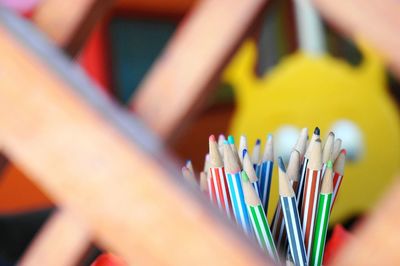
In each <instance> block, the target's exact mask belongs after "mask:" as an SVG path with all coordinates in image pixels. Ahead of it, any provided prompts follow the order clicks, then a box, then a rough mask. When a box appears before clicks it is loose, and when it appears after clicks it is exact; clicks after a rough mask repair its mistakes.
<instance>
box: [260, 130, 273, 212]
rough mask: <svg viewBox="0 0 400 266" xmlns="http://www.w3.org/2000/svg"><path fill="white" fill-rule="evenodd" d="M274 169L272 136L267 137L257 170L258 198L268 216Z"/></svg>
mask: <svg viewBox="0 0 400 266" xmlns="http://www.w3.org/2000/svg"><path fill="white" fill-rule="evenodd" d="M273 167H274V149H273V143H272V135H271V134H270V135H268V137H267V142H266V143H265V148H264V155H263V158H262V163H261V167H260V170H259V176H258V177H259V183H258V184H259V188H260V196H261V197H260V198H261V202H262V203H263V206H264V210H265V212H266V213H267V214H268V202H269V194H270V189H271V181H272V180H271V179H272V170H273Z"/></svg>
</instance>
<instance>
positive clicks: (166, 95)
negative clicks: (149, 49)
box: [131, 0, 267, 139]
mask: <svg viewBox="0 0 400 266" xmlns="http://www.w3.org/2000/svg"><path fill="white" fill-rule="evenodd" d="M266 2H267V0H252V1H241V0H219V1H215V0H203V1H200V2H199V3H198V5H197V6H195V8H194V10H193V12H192V13H191V14H189V15H188V16H187V17H186V20H185V21H184V22H183V23H181V25H180V27H179V28H178V30H177V32H176V33H175V35H174V36H173V38H172V40H171V41H170V42H169V44H168V46H167V47H166V49H165V50H164V52H163V55H162V56H161V57H160V58H159V59H158V60H157V62H156V63H155V64H154V67H153V68H152V69H151V71H150V73H149V74H148V75H147V77H146V78H145V80H144V82H143V83H142V84H141V85H140V87H139V90H138V92H137V94H135V95H134V96H133V98H132V102H131V105H132V108H133V109H134V111H136V112H137V114H138V115H139V116H140V117H141V118H142V119H143V120H144V121H145V122H146V123H147V124H148V125H149V126H150V127H151V128H152V129H153V130H154V131H155V132H156V133H157V134H158V135H159V136H161V137H162V138H164V139H168V138H171V137H172V136H174V135H175V133H176V132H177V130H178V128H179V127H180V126H182V124H183V123H184V122H186V120H187V118H188V117H190V113H191V111H193V110H195V109H196V107H199V105H200V104H201V102H202V100H204V99H205V98H206V96H207V88H210V85H211V83H212V82H213V81H216V79H217V78H218V75H219V73H220V71H221V69H222V68H223V66H224V65H225V64H226V62H227V59H228V57H229V56H230V55H231V54H232V53H233V51H234V50H235V48H236V47H237V46H238V45H239V43H240V41H241V40H242V39H243V37H244V36H245V33H246V32H247V31H248V29H249V27H250V26H251V25H252V22H253V21H254V20H255V19H256V17H257V15H258V14H259V13H260V12H261V11H262V10H263V8H264V6H265V5H266Z"/></svg>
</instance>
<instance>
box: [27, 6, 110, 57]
mask: <svg viewBox="0 0 400 266" xmlns="http://www.w3.org/2000/svg"><path fill="white" fill-rule="evenodd" d="M111 4H112V0H68V1H65V0H42V1H41V2H40V4H39V6H38V7H37V8H36V9H35V13H34V15H33V21H34V22H35V23H36V24H37V26H38V27H39V28H40V29H41V30H42V31H44V32H45V33H46V34H47V35H48V36H49V38H50V39H52V40H53V41H54V42H55V43H56V45H58V46H59V47H62V48H63V49H64V50H65V51H66V52H67V53H68V54H69V55H71V56H74V55H76V53H77V52H79V50H80V48H81V46H82V45H83V43H84V41H85V40H86V38H87V36H88V35H89V32H90V30H91V29H92V27H93V26H94V25H95V23H96V22H97V21H98V20H99V19H101V18H102V16H103V14H104V13H105V11H106V10H107V9H108V8H109V7H111Z"/></svg>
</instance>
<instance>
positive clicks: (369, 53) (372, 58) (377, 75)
mask: <svg viewBox="0 0 400 266" xmlns="http://www.w3.org/2000/svg"><path fill="white" fill-rule="evenodd" d="M357 44H358V48H359V49H360V51H361V53H362V55H363V57H364V59H363V62H362V63H361V68H360V71H361V75H362V76H363V78H365V79H368V81H369V82H370V83H371V84H372V85H373V87H376V89H382V88H383V89H385V88H386V86H385V85H386V74H385V73H386V72H385V64H384V61H383V58H382V56H380V54H378V53H377V52H376V51H375V50H374V49H373V48H372V47H371V46H369V45H368V43H367V42H365V41H364V40H362V39H359V38H358V39H357Z"/></svg>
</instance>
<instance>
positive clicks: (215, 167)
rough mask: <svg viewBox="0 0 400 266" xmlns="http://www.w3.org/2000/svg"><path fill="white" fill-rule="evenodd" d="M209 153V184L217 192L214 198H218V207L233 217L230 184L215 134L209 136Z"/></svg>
mask: <svg viewBox="0 0 400 266" xmlns="http://www.w3.org/2000/svg"><path fill="white" fill-rule="evenodd" d="M209 149H210V150H209V154H210V181H209V186H213V188H212V192H213V193H215V194H214V195H213V198H215V199H216V202H217V205H218V207H219V208H220V209H221V210H223V211H224V212H225V213H226V215H227V216H228V217H229V218H230V219H231V218H232V205H231V200H230V196H229V189H228V184H227V180H226V176H225V170H224V163H223V162H222V159H221V155H220V154H219V150H218V144H217V142H216V140H215V137H214V135H211V136H210V138H209Z"/></svg>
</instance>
